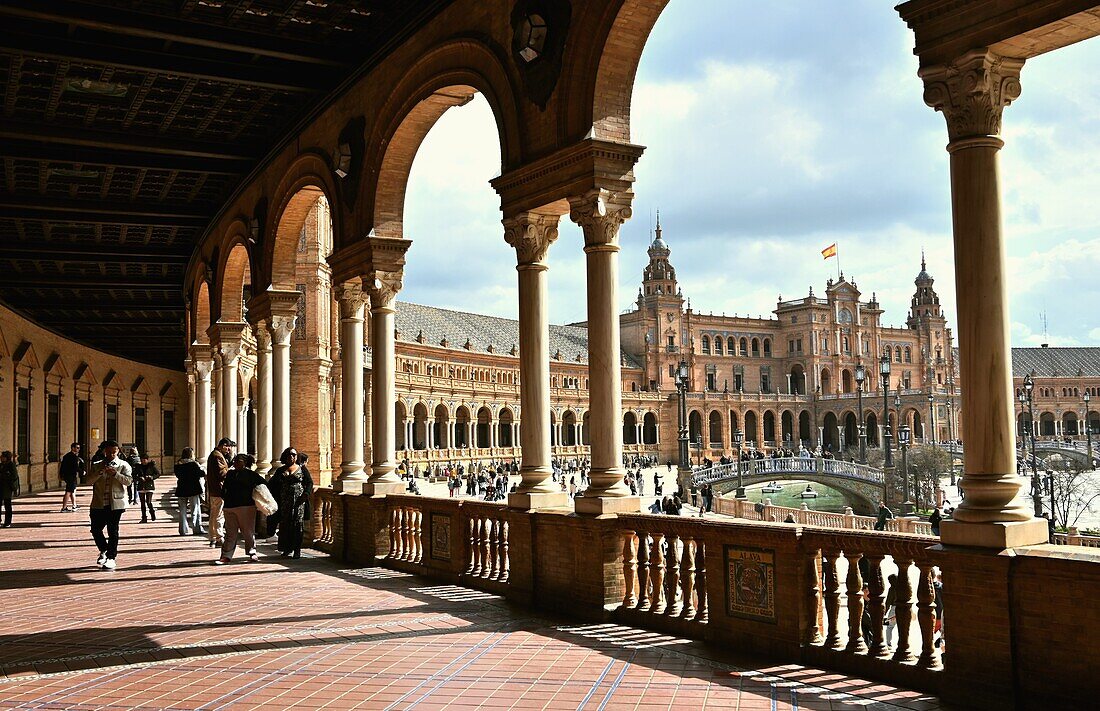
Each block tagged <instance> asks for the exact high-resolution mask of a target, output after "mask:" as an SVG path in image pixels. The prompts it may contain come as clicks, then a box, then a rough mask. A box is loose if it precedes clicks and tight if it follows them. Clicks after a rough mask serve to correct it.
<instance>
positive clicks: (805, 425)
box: [798, 410, 814, 442]
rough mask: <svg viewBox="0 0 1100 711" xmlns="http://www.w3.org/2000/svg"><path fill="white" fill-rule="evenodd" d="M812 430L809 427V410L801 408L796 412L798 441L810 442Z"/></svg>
mask: <svg viewBox="0 0 1100 711" xmlns="http://www.w3.org/2000/svg"><path fill="white" fill-rule="evenodd" d="M813 438H814V436H813V431H812V430H811V429H810V411H809V410H803V411H802V412H800V413H798V439H799V441H800V442H812V441H813Z"/></svg>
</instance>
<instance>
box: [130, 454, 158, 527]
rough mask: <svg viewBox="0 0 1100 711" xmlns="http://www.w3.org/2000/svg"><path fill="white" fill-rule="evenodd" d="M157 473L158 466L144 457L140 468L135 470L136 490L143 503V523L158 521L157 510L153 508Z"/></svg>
mask: <svg viewBox="0 0 1100 711" xmlns="http://www.w3.org/2000/svg"><path fill="white" fill-rule="evenodd" d="M156 471H157V468H156V465H154V464H153V463H152V462H150V461H149V458H148V457H142V458H141V462H140V463H139V464H138V468H137V469H135V470H134V488H135V489H137V495H138V499H139V500H140V501H141V523H148V522H149V521H150V520H153V521H156V520H157V512H156V509H154V508H153V492H154V491H155V490H156V483H155V481H154V477H153V474H154V472H156Z"/></svg>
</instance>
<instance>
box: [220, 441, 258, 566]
mask: <svg viewBox="0 0 1100 711" xmlns="http://www.w3.org/2000/svg"><path fill="white" fill-rule="evenodd" d="M255 463H256V460H255V459H253V457H252V455H249V454H238V455H237V456H235V457H233V468H232V469H230V470H229V472H228V473H227V474H226V475H225V480H224V481H223V482H222V496H221V497H220V498H221V499H222V501H223V503H224V506H223V507H222V511H223V513H224V516H225V534H224V535H225V537H224V538H223V540H222V554H221V557H220V558H218V559H217V560H216V561H214V564H215V565H225V564H226V563H229V562H230V561H232V560H233V552H234V551H235V550H236V548H237V539H238V538H242V539H244V552H245V555H247V556H248V559H249V560H250V561H252V562H256V561H258V560H259V556H258V555H257V554H256V502H255V501H254V500H253V498H252V490H253V489H255V488H256V487H257V486H261V485H263V484H264V483H265V482H264V478H263V477H262V476H260V475H259V474H257V473H256V472H254V471H252V465H253V464H255ZM207 476H209V474H207Z"/></svg>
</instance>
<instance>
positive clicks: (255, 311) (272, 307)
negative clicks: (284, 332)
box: [248, 289, 302, 323]
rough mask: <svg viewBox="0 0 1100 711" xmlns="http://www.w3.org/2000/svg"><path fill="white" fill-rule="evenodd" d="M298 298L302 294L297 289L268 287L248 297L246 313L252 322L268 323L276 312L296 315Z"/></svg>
mask: <svg viewBox="0 0 1100 711" xmlns="http://www.w3.org/2000/svg"><path fill="white" fill-rule="evenodd" d="M300 298H302V294H301V292H299V291H289V290H285V291H284V290H279V289H268V290H267V291H262V292H260V293H259V294H256V295H255V296H253V297H252V298H251V299H249V301H248V315H249V317H250V318H251V320H253V322H254V323H258V322H259V321H268V323H270V322H271V320H272V318H273V317H274V316H275V315H276V314H280V315H283V316H287V315H291V316H292V315H296V314H297V313H298V299H300Z"/></svg>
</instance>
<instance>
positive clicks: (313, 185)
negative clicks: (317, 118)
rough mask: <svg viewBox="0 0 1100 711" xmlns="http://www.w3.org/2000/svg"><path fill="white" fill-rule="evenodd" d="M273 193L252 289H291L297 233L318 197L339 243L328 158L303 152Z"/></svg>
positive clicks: (338, 215)
mask: <svg viewBox="0 0 1100 711" xmlns="http://www.w3.org/2000/svg"><path fill="white" fill-rule="evenodd" d="M275 195H276V202H275V203H274V205H275V211H274V212H273V213H272V214H273V215H274V219H273V220H272V221H271V222H270V223H269V225H268V227H267V229H265V234H266V236H265V239H264V253H263V268H262V270H261V273H260V274H256V276H257V277H258V278H257V279H256V281H254V282H253V284H254V289H255V288H256V286H260V287H266V286H270V287H271V288H274V289H286V290H293V289H294V260H295V254H296V252H297V245H298V233H299V232H301V230H302V226H303V225H304V224H305V221H306V217H307V216H308V215H309V211H310V210H311V209H312V208H313V206H314V204H315V203H316V202H317V200H318V199H319V198H321V197H324V198H325V199H326V200H327V201H328V204H329V214H330V216H331V219H332V223H333V224H332V234H333V242H334V247H335V246H339V244H340V239H341V235H342V234H343V230H342V229H341V215H342V214H343V210H342V208H341V207H340V202H339V199H338V197H337V190H336V185H335V183H334V182H333V178H332V170H331V168H330V166H329V164H328V160H327V159H326V158H325V157H324V156H322V155H321V154H319V153H316V152H313V151H309V152H305V153H302V154H301V155H299V156H298V157H297V158H296V159H295V160H294V162H293V163H291V165H290V168H289V169H287V172H286V174H285V175H284V176H283V179H282V181H281V182H280V183H279V187H278V189H277V190H276V192H275ZM257 282H259V284H258V285H257Z"/></svg>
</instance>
